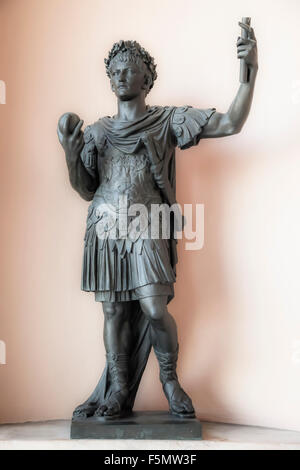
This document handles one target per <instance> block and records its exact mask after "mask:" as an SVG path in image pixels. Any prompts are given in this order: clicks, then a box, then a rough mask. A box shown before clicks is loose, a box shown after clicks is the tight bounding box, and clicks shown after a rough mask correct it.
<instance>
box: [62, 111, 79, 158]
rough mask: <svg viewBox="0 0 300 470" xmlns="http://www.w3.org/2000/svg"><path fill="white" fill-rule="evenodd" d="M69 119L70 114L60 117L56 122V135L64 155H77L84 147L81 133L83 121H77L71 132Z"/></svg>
mask: <svg viewBox="0 0 300 470" xmlns="http://www.w3.org/2000/svg"><path fill="white" fill-rule="evenodd" d="M71 117H72V114H71V113H69V114H68V115H67V116H65V115H64V116H62V118H61V119H60V120H59V122H58V126H57V135H58V138H59V141H60V143H61V145H62V146H63V148H64V151H65V153H66V154H68V155H78V154H80V152H81V150H82V148H83V146H84V140H83V132H82V131H81V127H82V124H83V120H79V122H78V123H77V124H76V126H75V128H74V129H73V130H71V129H70V123H71Z"/></svg>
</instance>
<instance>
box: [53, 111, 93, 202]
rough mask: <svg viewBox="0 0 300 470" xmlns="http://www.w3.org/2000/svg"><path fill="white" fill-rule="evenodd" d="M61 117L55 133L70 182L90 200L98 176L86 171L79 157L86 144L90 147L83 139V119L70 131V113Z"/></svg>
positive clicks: (83, 196)
mask: <svg viewBox="0 0 300 470" xmlns="http://www.w3.org/2000/svg"><path fill="white" fill-rule="evenodd" d="M63 117H64V116H62V118H61V119H60V121H59V123H58V127H57V134H58V138H59V141H60V143H61V145H62V147H63V149H64V151H65V156H66V162H67V166H68V170H69V178H70V183H71V186H72V187H73V188H74V189H75V191H77V192H78V193H79V194H80V196H81V197H82V198H83V199H85V200H86V201H91V200H92V199H93V196H94V194H95V191H96V190H97V188H98V185H99V178H98V177H97V175H96V174H95V173H94V174H93V173H91V172H90V173H89V172H88V171H87V169H86V168H85V166H84V164H83V162H82V159H81V153H82V152H84V151H85V150H87V149H86V147H87V145H89V147H91V145H90V144H89V143H85V141H84V137H83V132H82V131H81V127H82V124H83V121H82V120H80V121H79V122H78V124H77V125H76V127H75V129H74V130H73V132H71V131H70V119H71V114H69V115H68V116H67V117H66V118H64V119H63ZM92 150H93V149H92ZM89 151H90V150H89ZM95 151H96V149H95Z"/></svg>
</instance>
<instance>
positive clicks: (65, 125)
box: [62, 114, 71, 134]
mask: <svg viewBox="0 0 300 470" xmlns="http://www.w3.org/2000/svg"><path fill="white" fill-rule="evenodd" d="M70 119H71V115H70V114H68V115H67V117H66V119H65V120H64V122H63V125H62V132H63V134H68V133H69V124H70Z"/></svg>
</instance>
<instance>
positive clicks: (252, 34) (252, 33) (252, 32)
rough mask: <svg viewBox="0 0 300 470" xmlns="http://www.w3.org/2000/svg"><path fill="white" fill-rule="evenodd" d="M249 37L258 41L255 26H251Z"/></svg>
mask: <svg viewBox="0 0 300 470" xmlns="http://www.w3.org/2000/svg"><path fill="white" fill-rule="evenodd" d="M249 39H254V41H256V37H255V33H254V29H253V28H250V31H249Z"/></svg>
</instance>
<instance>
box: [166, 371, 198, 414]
mask: <svg viewBox="0 0 300 470" xmlns="http://www.w3.org/2000/svg"><path fill="white" fill-rule="evenodd" d="M163 389H164V392H165V395H166V397H167V400H168V402H169V407H170V413H171V414H173V415H175V416H178V417H179V418H195V410H194V407H193V404H192V400H191V399H190V397H189V396H188V395H187V394H186V393H185V391H184V390H183V389H182V388H181V386H180V385H179V382H178V381H177V380H170V381H168V382H166V383H165V384H164V386H163Z"/></svg>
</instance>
